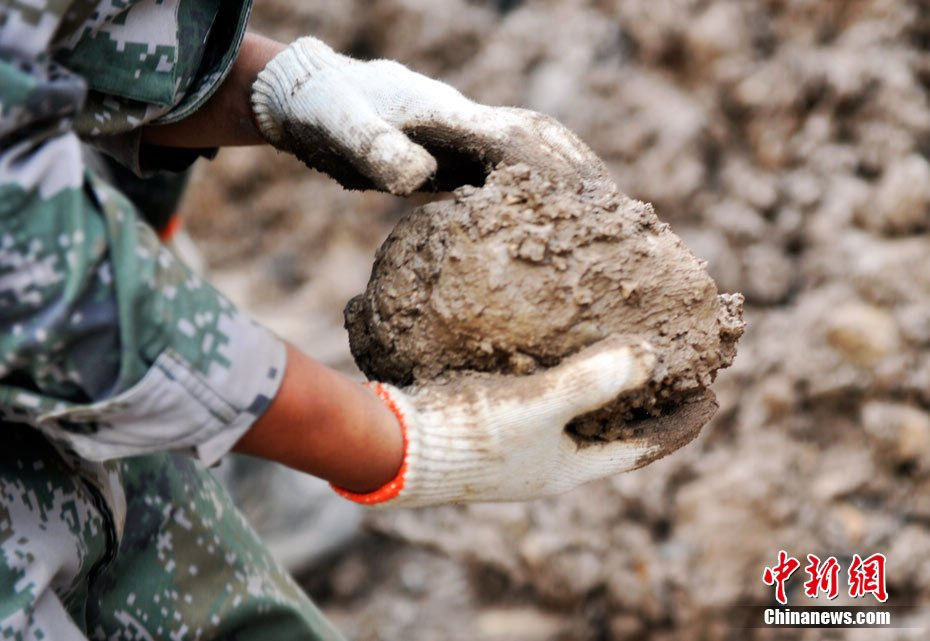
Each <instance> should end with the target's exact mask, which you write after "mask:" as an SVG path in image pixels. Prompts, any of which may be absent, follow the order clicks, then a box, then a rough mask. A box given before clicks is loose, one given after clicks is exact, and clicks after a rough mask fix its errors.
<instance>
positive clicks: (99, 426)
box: [0, 0, 285, 462]
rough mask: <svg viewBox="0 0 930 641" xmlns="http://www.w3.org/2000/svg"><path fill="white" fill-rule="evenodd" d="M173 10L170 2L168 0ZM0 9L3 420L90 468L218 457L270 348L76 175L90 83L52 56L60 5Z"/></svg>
mask: <svg viewBox="0 0 930 641" xmlns="http://www.w3.org/2000/svg"><path fill="white" fill-rule="evenodd" d="M165 4H169V2H167V0H166V2H165ZM7 6H8V7H9V10H7V11H4V12H0V419H6V420H12V421H16V422H21V423H28V424H30V425H32V426H34V427H36V428H38V429H39V430H41V431H42V432H43V433H44V434H45V435H46V436H47V437H48V438H50V439H51V440H53V441H55V442H57V443H59V444H60V445H62V446H64V447H66V448H68V449H71V450H73V451H75V452H77V453H78V454H79V455H80V456H82V457H84V458H85V459H89V460H107V459H112V458H117V457H124V456H131V455H136V454H143V453H149V452H154V451H164V450H181V451H189V452H193V453H194V454H196V455H197V456H199V457H200V458H201V459H203V460H205V461H206V462H212V461H214V460H216V459H217V458H219V457H220V456H222V455H223V454H224V453H225V452H226V451H227V450H228V449H229V448H230V447H232V445H233V444H234V443H235V442H236V441H237V440H238V438H239V437H240V436H241V435H242V434H243V433H244V432H245V431H246V430H247V429H248V428H249V426H250V425H251V424H252V422H253V421H254V420H255V419H256V417H257V416H259V415H260V414H261V413H262V412H263V411H264V409H265V408H266V407H267V405H268V404H269V402H270V399H271V398H272V397H273V396H274V394H275V393H276V392H277V389H278V386H279V385H280V381H281V378H282V376H283V368H284V364H285V352H284V347H283V345H282V343H281V342H280V340H279V339H277V338H276V337H275V336H274V335H273V334H271V333H270V332H268V331H267V330H265V329H263V328H261V327H259V326H258V325H256V324H255V323H253V322H252V321H251V320H250V319H248V318H247V317H246V316H245V315H244V314H243V313H242V312H240V311H239V310H238V309H236V308H235V307H234V306H233V305H232V304H231V303H229V302H228V301H227V300H226V299H225V298H223V297H222V296H221V295H220V294H219V293H217V292H216V291H215V290H214V289H213V288H212V287H210V286H209V285H208V284H207V283H204V282H203V281H201V280H200V279H199V278H198V277H197V276H195V275H194V274H192V273H191V272H190V271H189V270H188V269H187V268H186V267H185V266H184V265H183V264H182V263H181V262H179V261H178V260H177V259H176V258H175V256H174V255H173V254H172V253H171V252H170V251H168V250H166V249H165V248H164V247H163V246H162V245H161V244H160V243H159V242H158V239H157V238H156V237H155V235H154V233H153V232H152V230H151V229H150V228H149V227H148V226H147V225H145V224H144V223H143V222H141V221H140V220H139V219H138V217H137V216H136V213H135V211H134V209H133V207H132V205H131V204H130V203H129V202H128V201H127V200H126V199H125V198H124V197H122V196H121V195H120V194H119V193H118V192H116V191H115V190H113V189H112V188H110V187H108V186H107V185H105V184H103V183H102V182H101V181H100V180H98V179H96V178H95V177H94V176H93V175H92V174H90V173H89V172H87V171H86V170H85V168H84V166H83V164H82V160H81V153H80V142H79V139H78V137H77V135H76V134H75V133H74V131H73V122H74V119H75V118H76V117H77V115H78V114H79V113H81V110H82V106H83V105H84V101H85V99H86V96H87V91H88V88H87V81H86V80H85V79H84V78H83V77H82V76H80V75H79V74H76V73H75V72H73V71H72V70H70V69H68V68H66V67H64V66H62V65H61V64H58V63H57V62H55V61H54V60H53V59H52V57H51V56H49V55H48V53H47V52H48V50H49V42H50V39H51V38H52V34H54V33H55V32H56V30H58V29H59V23H60V22H61V16H62V15H65V14H66V12H67V11H68V7H67V6H66V5H65V6H62V3H58V4H53V5H51V8H47V9H45V10H42V9H36V8H35V7H36V4H35V3H16V2H14V3H13V4H12V5H7Z"/></svg>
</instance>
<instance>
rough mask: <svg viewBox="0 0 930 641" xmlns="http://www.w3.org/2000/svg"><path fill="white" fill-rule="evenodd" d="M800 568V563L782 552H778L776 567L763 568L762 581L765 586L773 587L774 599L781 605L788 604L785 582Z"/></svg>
mask: <svg viewBox="0 0 930 641" xmlns="http://www.w3.org/2000/svg"><path fill="white" fill-rule="evenodd" d="M799 567H801V562H800V561H798V560H797V559H796V558H794V557H793V556H788V553H787V552H785V551H784V550H779V551H778V565H776V566H774V567H771V568H765V571H764V572H763V573H762V581H763V582H764V583H765V584H766V585H774V586H775V598H776V599H778V602H779V603H781V604H782V605H785V604H787V603H788V596H787V595H786V594H785V582H786V581H787V580H788V579H789V578H790V577H791V575H792V574H794V572H795V570H797V569H798V568H799Z"/></svg>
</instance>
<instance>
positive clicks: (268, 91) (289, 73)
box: [251, 36, 348, 146]
mask: <svg viewBox="0 0 930 641" xmlns="http://www.w3.org/2000/svg"><path fill="white" fill-rule="evenodd" d="M346 60H348V59H347V58H345V56H341V55H339V54H338V53H336V52H335V51H333V50H332V48H331V47H330V46H329V45H327V44H326V43H324V42H322V41H321V40H317V39H316V38H313V37H311V36H306V37H303V38H298V39H297V40H295V41H294V42H292V43H291V44H290V45H288V46H287V48H286V49H284V50H283V51H281V52H280V53H278V54H277V55H276V56H275V57H274V58H272V59H271V60H270V61H268V64H267V65H265V68H264V69H262V70H261V71H260V72H259V74H258V77H257V78H256V79H255V82H254V83H252V95H251V101H252V114H253V116H254V119H255V124H256V125H257V126H258V130H259V131H260V132H261V134H262V135H263V136H264V137H265V139H266V140H268V142H270V143H271V144H272V145H275V146H279V145H280V143H281V141H282V140H283V139H284V130H283V128H282V125H281V122H282V120H283V114H284V105H285V103H286V101H287V100H288V98H289V97H290V94H291V93H292V91H293V90H294V89H296V88H297V87H299V86H300V85H302V84H304V83H306V82H309V81H310V80H311V79H312V78H313V76H314V75H316V74H319V73H320V72H321V71H324V70H326V69H330V68H333V67H336V66H338V65H339V64H341V63H344V62H345V61H346Z"/></svg>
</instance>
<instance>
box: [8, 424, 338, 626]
mask: <svg viewBox="0 0 930 641" xmlns="http://www.w3.org/2000/svg"><path fill="white" fill-rule="evenodd" d="M3 427H4V439H5V441H4V443H5V444H8V446H7V447H5V448H4V449H3V450H2V451H0V639H12V640H15V641H33V640H40V639H44V640H46V641H75V640H84V639H93V640H99V641H137V640H162V639H163V640H165V641H168V640H173V641H181V640H188V639H189V640H202V641H208V640H214V639H215V640H221V639H222V640H229V641H266V640H268V639H282V640H283V639H287V640H288V641H290V640H295V641H296V640H303V639H341V638H342V637H340V636H339V633H338V632H336V630H334V629H333V628H332V627H331V626H330V625H329V623H327V622H326V620H325V619H324V618H323V616H322V614H321V613H320V612H319V611H318V610H317V609H316V608H315V607H314V606H313V604H312V603H310V601H309V600H308V599H307V598H306V596H304V594H303V593H302V592H301V590H300V588H299V587H298V586H297V585H296V584H295V583H294V581H293V580H292V579H291V578H290V576H289V575H288V574H287V573H286V572H284V571H283V570H281V569H280V568H279V566H278V565H277V564H276V563H275V561H274V560H273V559H272V558H271V556H270V555H269V554H268V552H267V550H266V549H265V547H264V546H263V545H262V544H261V542H260V541H259V540H258V538H257V537H256V535H255V533H254V532H253V531H252V529H251V527H250V526H249V525H248V523H246V521H245V520H244V519H243V518H242V516H241V514H240V513H239V512H238V510H236V508H235V507H234V506H233V505H232V503H231V502H230V500H229V496H228V494H227V493H226V491H225V490H224V489H223V488H222V487H221V486H220V485H219V484H218V483H217V481H216V480H215V479H214V478H213V476H212V475H211V474H210V473H209V472H208V471H206V470H204V469H203V468H202V467H200V466H198V465H197V464H196V463H195V462H194V461H192V460H191V459H189V458H188V457H183V456H178V455H171V454H159V455H150V456H143V457H136V458H131V459H125V460H122V461H120V462H119V463H118V467H119V473H120V475H121V477H122V479H123V487H124V488H125V491H126V507H127V510H126V513H125V522H126V527H125V528H122V526H121V525H122V524H119V523H115V522H114V520H113V518H112V516H111V515H110V513H109V512H108V511H107V510H106V509H105V508H103V507H102V506H103V503H102V501H101V500H100V497H99V494H98V493H97V491H96V489H95V487H94V486H93V485H92V484H88V483H86V482H85V481H84V480H83V479H82V478H81V477H79V476H75V475H74V474H73V472H72V468H71V467H70V465H68V464H66V463H65V462H64V460H63V459H62V458H60V457H58V456H57V455H56V454H55V452H54V451H53V449H52V448H51V446H50V445H49V444H48V442H47V441H45V440H43V439H42V437H41V436H40V435H39V434H38V433H37V432H35V430H32V429H31V428H29V427H26V426H16V425H6V426H3ZM120 529H124V534H123V535H122V537H119V541H118V542H117V535H116V532H117V531H118V530H120Z"/></svg>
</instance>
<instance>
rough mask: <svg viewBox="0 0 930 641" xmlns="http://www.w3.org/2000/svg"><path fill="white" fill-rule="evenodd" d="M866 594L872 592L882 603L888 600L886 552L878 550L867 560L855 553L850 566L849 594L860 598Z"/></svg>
mask: <svg viewBox="0 0 930 641" xmlns="http://www.w3.org/2000/svg"><path fill="white" fill-rule="evenodd" d="M866 594H872V595H873V596H874V597H875V598H876V599H878V600H879V601H881V602H882V603H884V602H885V601H887V600H888V592H887V590H885V555H884V554H879V553H877V552H876V553H875V554H873V555H872V556H870V557H869V558H867V559H866V560H865V561H863V560H862V559H861V558H860V557H859V555H858V554H854V555H853V560H852V563H851V564H850V566H849V596H851V597H853V598H854V599H858V598H859V597H862V596H865V595H866Z"/></svg>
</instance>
